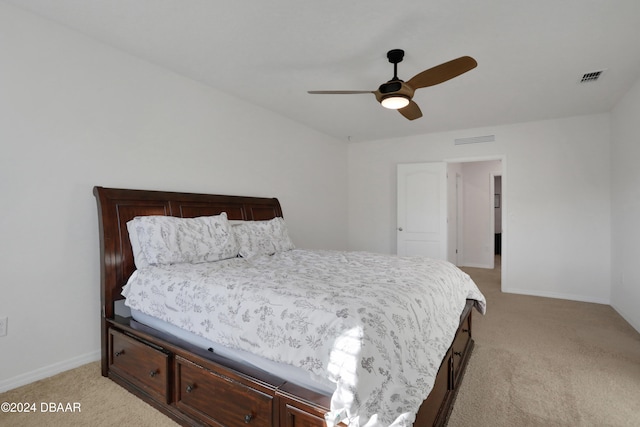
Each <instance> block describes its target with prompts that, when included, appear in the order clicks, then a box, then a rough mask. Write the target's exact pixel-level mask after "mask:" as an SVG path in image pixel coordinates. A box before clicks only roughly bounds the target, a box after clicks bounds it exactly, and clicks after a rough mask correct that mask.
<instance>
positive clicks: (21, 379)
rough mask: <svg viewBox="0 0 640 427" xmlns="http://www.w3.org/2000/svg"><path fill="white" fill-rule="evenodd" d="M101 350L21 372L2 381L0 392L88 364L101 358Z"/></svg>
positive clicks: (0, 382)
mask: <svg viewBox="0 0 640 427" xmlns="http://www.w3.org/2000/svg"><path fill="white" fill-rule="evenodd" d="M100 357H101V351H100V350H97V351H92V352H91V353H87V354H83V355H81V356H77V357H74V358H71V359H67V360H63V361H62V362H58V363H54V364H53V365H49V366H44V367H42V368H38V369H36V370H34V371H31V372H27V373H24V374H20V375H18V376H15V377H13V378H9V379H7V380H3V381H0V393H4V392H5V391H8V390H12V389H14V388H16V387H20V386H23V385H26V384H30V383H32V382H34V381H38V380H42V379H45V378H48V377H51V376H53V375H56V374H59V373H60V372H64V371H68V370H69V369H74V368H77V367H78V366H82V365H86V364H87V363H91V362H95V361H96V360H100Z"/></svg>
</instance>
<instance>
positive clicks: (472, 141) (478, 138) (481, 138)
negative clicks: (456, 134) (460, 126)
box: [454, 135, 496, 145]
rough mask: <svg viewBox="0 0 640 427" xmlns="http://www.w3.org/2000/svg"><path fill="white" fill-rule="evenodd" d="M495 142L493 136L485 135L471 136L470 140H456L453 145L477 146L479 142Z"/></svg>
mask: <svg viewBox="0 0 640 427" xmlns="http://www.w3.org/2000/svg"><path fill="white" fill-rule="evenodd" d="M495 140H496V136H495V135H485V136H472V137H471V138H456V139H455V141H454V143H455V145H462V144H478V143H480V142H493V141H495Z"/></svg>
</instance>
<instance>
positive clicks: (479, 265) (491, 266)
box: [459, 262, 494, 270]
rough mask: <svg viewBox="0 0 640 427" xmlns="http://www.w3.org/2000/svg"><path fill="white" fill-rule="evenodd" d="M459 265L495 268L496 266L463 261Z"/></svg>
mask: <svg viewBox="0 0 640 427" xmlns="http://www.w3.org/2000/svg"><path fill="white" fill-rule="evenodd" d="M459 267H471V268H486V269H489V270H491V269H493V268H494V266H493V265H489V264H474V263H468V262H465V263H462V264H461V265H460V266H459Z"/></svg>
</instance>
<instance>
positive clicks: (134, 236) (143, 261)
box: [127, 220, 149, 270]
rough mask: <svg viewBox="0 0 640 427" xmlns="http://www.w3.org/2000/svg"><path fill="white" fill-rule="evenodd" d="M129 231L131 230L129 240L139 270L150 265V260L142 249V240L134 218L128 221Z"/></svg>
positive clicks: (134, 261)
mask: <svg viewBox="0 0 640 427" xmlns="http://www.w3.org/2000/svg"><path fill="white" fill-rule="evenodd" d="M127 231H128V232H129V242H130V243H131V250H132V251H133V263H134V264H135V265H136V268H137V269H138V270H140V269H142V268H146V267H149V261H147V257H146V256H144V254H143V253H142V251H141V250H140V242H139V241H138V233H137V232H136V229H135V226H134V222H133V220H131V221H127Z"/></svg>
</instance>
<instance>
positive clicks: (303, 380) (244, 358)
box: [131, 310, 336, 395]
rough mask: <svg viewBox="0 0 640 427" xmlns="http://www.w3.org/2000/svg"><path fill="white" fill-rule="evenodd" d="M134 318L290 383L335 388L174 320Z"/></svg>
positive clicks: (320, 389) (141, 315)
mask: <svg viewBox="0 0 640 427" xmlns="http://www.w3.org/2000/svg"><path fill="white" fill-rule="evenodd" d="M131 317H133V319H134V320H135V321H136V322H139V323H142V324H143V325H146V326H149V327H150V328H153V329H155V330H158V331H161V332H164V333H167V334H169V335H171V336H174V337H176V338H178V339H180V340H182V341H185V342H188V343H189V344H191V345H194V346H196V347H198V348H200V349H203V350H208V351H212V352H213V353H215V354H218V355H220V356H222V357H225V358H227V359H230V360H233V361H235V362H239V363H241V364H242V365H245V366H250V367H253V368H258V369H260V370H262V371H265V372H268V373H269V374H271V375H275V376H276V377H279V378H282V379H283V380H286V381H288V382H291V383H294V384H298V385H300V386H303V387H305V388H307V389H310V390H315V391H317V392H319V393H322V394H326V395H331V393H333V391H334V390H335V388H336V385H335V384H334V383H332V382H330V381H328V380H324V381H323V379H322V378H315V379H314V377H313V376H312V375H311V374H310V373H309V372H308V371H306V370H304V369H301V368H298V367H296V366H292V365H287V364H284V363H277V362H274V361H272V360H269V359H265V358H263V357H260V356H257V355H255V354H253V353H249V352H247V351H242V350H237V349H231V348H227V347H225V346H223V345H220V344H218V343H216V342H214V341H211V340H208V339H206V338H204V337H202V336H200V335H197V334H195V333H193V332H189V331H187V330H184V329H182V328H179V327H177V326H175V325H172V324H171V323H168V322H165V321H163V320H161V319H158V318H156V317H153V316H149V315H148V314H144V313H142V312H141V311H138V310H131Z"/></svg>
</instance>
